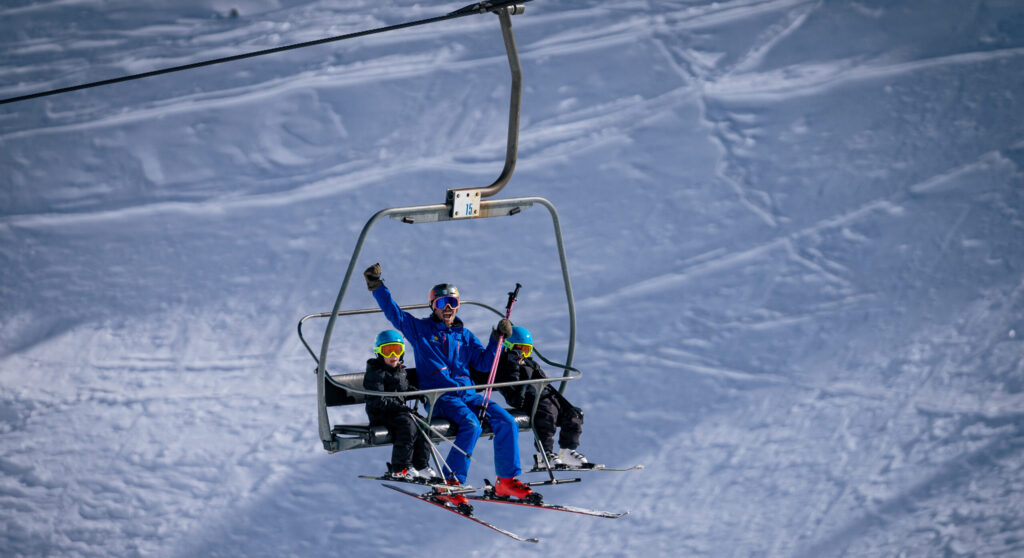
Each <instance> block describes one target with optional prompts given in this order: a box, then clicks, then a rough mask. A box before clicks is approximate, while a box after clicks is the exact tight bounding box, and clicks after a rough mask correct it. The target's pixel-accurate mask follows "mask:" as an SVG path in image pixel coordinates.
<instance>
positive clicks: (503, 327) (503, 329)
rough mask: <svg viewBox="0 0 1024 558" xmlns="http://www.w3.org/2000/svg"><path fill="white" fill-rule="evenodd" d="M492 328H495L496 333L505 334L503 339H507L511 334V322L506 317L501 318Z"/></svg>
mask: <svg viewBox="0 0 1024 558" xmlns="http://www.w3.org/2000/svg"><path fill="white" fill-rule="evenodd" d="M494 329H495V330H497V331H498V333H500V334H502V335H503V336H505V339H508V338H509V337H511V336H512V322H510V321H508V319H507V318H502V319H501V320H500V321H499V322H498V326H497V327H495V328H494Z"/></svg>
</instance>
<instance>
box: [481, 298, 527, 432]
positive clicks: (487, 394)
mask: <svg viewBox="0 0 1024 558" xmlns="http://www.w3.org/2000/svg"><path fill="white" fill-rule="evenodd" d="M520 287H522V285H520V284H519V283H516V289H515V290H514V291H512V292H510V293H508V304H506V305H505V319H506V320H507V319H508V317H509V316H511V315H512V305H513V304H515V303H516V297H517V296H519V288H520ZM504 342H505V336H504V335H503V334H501V333H500V332H499V333H498V348H497V350H495V351H494V362H492V363H491V374H490V375H489V376H487V384H488V386H487V389H485V390H484V404H483V406H481V407H480V420H483V418H484V415H485V414H487V405H488V404H489V403H490V402H491V386H490V384H493V383H494V377H495V376H496V375H497V374H498V359H499V358H501V345H502V343H504Z"/></svg>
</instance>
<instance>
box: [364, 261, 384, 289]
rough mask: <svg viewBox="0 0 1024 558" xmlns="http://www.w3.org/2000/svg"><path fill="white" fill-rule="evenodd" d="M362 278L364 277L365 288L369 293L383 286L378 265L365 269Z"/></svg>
mask: <svg viewBox="0 0 1024 558" xmlns="http://www.w3.org/2000/svg"><path fill="white" fill-rule="evenodd" d="M363 277H366V288H367V289H370V290H371V291H376V290H377V289H379V288H380V287H381V285H383V284H384V282H383V281H381V280H380V264H379V263H375V264H373V265H371V266H370V267H368V268H366V271H364V272H363Z"/></svg>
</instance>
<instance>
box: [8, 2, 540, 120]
mask: <svg viewBox="0 0 1024 558" xmlns="http://www.w3.org/2000/svg"><path fill="white" fill-rule="evenodd" d="M529 1H530V0H494V1H485V2H477V3H475V4H470V5H468V6H466V7H464V8H460V9H458V10H455V11H454V12H450V13H448V14H445V15H443V16H437V17H431V18H427V19H420V20H416V21H408V22H405V23H398V24H395V25H388V26H386V27H378V28H376V29H367V30H364V31H357V32H355V33H348V34H345V35H337V36H334V37H326V38H323V39H316V40H312V41H306V42H303V43H295V44H291V45H284V46H279V47H274V48H268V49H264V50H257V51H255V52H247V53H243V54H235V55H233V56H225V57H223V58H215V59H212V60H204V61H201V62H193V63H191V64H184V65H182V66H174V67H171V68H163V69H160V70H153V71H149V72H142V73H139V74H131V75H127V76H121V77H117V78H111V79H105V80H101V81H94V82H91V83H83V84H79V85H72V86H69V87H61V88H59V89H51V90H49V91H40V92H38V93H30V94H28V95H20V96H18V97H10V98H7V99H0V105H4V104H7V103H15V102H18V101H27V100H29V99H37V98H39V97H47V96H50V95H57V94H60V93H70V92H72V91H79V90H82V89H90V88H93V87H100V86H103V85H112V84H115V83H121V82H125V81H132V80H136V79H142V78H147V77H152V76H158V75H162V74H169V73H172V72H180V71H183V70H191V69H194V68H201V67H203V66H213V65H214V64H223V63H225V62H234V61H236V60H244V59H246V58H254V57H256V56H264V55H267V54H275V53H278V52H284V51H286V50H295V49H299V48H305V47H310V46H316V45H322V44H325V43H331V42H336V41H344V40H347V39H355V38H357V37H365V36H367V35H374V34H377V33H384V32H386V31H396V30H398V29H405V28H407V27H414V26H417V25H425V24H428V23H437V22H439V21H445V20H449V19H455V18H459V17H465V16H468V15H476V14H482V13H488V12H496V11H498V10H502V9H505V8H508V7H510V6H515V5H517V4H524V3H526V2H529Z"/></svg>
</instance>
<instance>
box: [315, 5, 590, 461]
mask: <svg viewBox="0 0 1024 558" xmlns="http://www.w3.org/2000/svg"><path fill="white" fill-rule="evenodd" d="M491 11H492V12H493V13H495V14H497V16H498V19H499V21H500V24H501V31H502V37H503V38H504V42H505V51H506V53H507V55H508V61H509V68H510V71H511V75H512V87H511V99H510V102H509V119H508V141H507V146H506V152H505V165H504V167H503V169H502V171H501V173H500V175H499V176H498V178H497V179H496V180H495V181H494V182H493V183H492V184H491V185H490V186H487V187H484V188H459V189H450V190H448V191H447V193H446V200H445V203H444V204H435V205H421V206H409V207H397V208H389V209H383V210H381V211H378V212H377V213H376V214H374V215H373V216H372V217H371V218H370V219H369V220H368V221H367V222H366V224H365V225H364V226H363V229H362V232H360V234H359V239H358V240H357V241H356V246H355V249H354V250H353V253H352V257H351V259H350V260H349V265H348V269H347V270H346V271H345V278H344V279H343V280H342V283H341V288H340V289H339V291H338V296H337V298H336V299H335V301H334V307H333V309H332V310H331V311H330V312H329V313H321V314H310V315H308V316H305V317H304V318H302V320H300V322H299V325H298V329H299V338H300V339H302V343H303V344H304V345H305V346H306V349H307V350H308V351H309V353H310V355H311V356H313V358H314V360H316V363H317V369H316V374H317V422H318V428H319V433H320V439H321V441H322V442H323V445H324V449H326V450H327V451H329V452H332V453H333V452H336V451H341V450H344V449H355V448H356V447H366V446H365V445H364V444H360V443H358V442H354V441H352V440H346V439H340V438H339V437H338V435H337V433H336V432H335V431H334V429H333V428H332V426H331V423H330V417H329V415H328V413H327V404H326V385H327V384H326V382H328V381H329V382H331V384H332V385H334V386H337V387H339V388H341V389H344V390H346V391H347V392H350V393H353V394H359V395H362V396H366V395H376V396H382V395H383V396H388V395H403V396H406V397H423V398H424V399H426V400H427V401H428V403H430V406H429V408H430V409H431V410H432V409H433V408H434V406H433V403H434V401H436V400H437V398H438V397H440V396H441V395H443V394H444V393H447V392H450V391H460V390H468V389H481V388H486V387H488V386H491V387H505V386H514V385H523V384H531V385H533V387H534V389H537V390H538V393H539V391H540V390H541V389H543V387H544V386H546V385H548V384H550V383H552V382H561V384H560V386H559V391H562V392H564V391H565V386H566V382H567V381H568V380H575V379H578V378H579V377H580V376H581V375H582V372H580V371H579V370H577V369H575V368H573V367H572V361H573V355H574V352H575V346H576V306H575V302H574V298H573V292H572V283H571V282H570V279H569V268H568V264H567V263H566V257H565V245H564V243H563V240H562V230H561V225H560V221H559V218H558V212H557V211H556V210H555V207H554V205H552V204H551V202H549V201H548V200H546V199H544V198H539V197H523V198H510V199H501V200H487V199H485V198H489V197H491V196H493V195H495V194H497V193H498V192H499V191H501V189H502V188H504V187H505V185H506V184H507V183H508V181H509V179H510V178H511V176H512V172H513V171H514V170H515V165H516V152H517V150H518V136H519V114H520V106H521V101H522V68H521V66H520V63H519V55H518V51H517V49H516V44H515V37H514V35H513V33H512V22H511V16H512V15H518V14H521V13H523V12H524V11H525V10H524V7H523V6H522V5H511V6H508V5H503V6H501V7H498V8H495V9H494V10H491ZM535 205H540V206H543V207H544V208H546V209H547V210H548V213H549V215H550V216H551V221H552V225H553V227H554V232H555V239H556V244H557V248H558V258H559V262H560V265H561V269H562V281H563V282H564V285H565V294H566V300H567V304H568V313H569V342H568V348H567V352H566V358H565V364H557V363H554V362H551V361H549V360H547V359H546V358H543V357H542V360H544V362H546V363H548V364H550V365H553V366H556V367H558V368H561V369H562V370H563V374H562V376H561V377H560V378H558V377H556V378H545V379H540V380H523V381H518V382H504V383H495V384H483V385H476V386H470V387H462V388H448V389H434V390H420V391H414V392H402V393H401V394H398V393H384V392H376V391H367V390H364V389H360V388H357V387H354V386H352V385H348V384H345V383H342V382H338V381H335V380H334V379H333V378H332V376H331V374H330V373H329V372H328V371H327V356H328V349H329V347H330V343H331V337H332V334H333V332H334V325H335V322H336V321H337V319H338V318H339V317H341V316H352V315H359V314H368V313H373V312H380V310H379V309H362V310H348V311H342V310H341V305H342V302H343V301H344V298H345V293H346V292H347V291H348V288H349V284H350V281H351V279H352V276H353V275H354V274H355V272H356V266H357V263H358V261H359V255H360V254H361V252H362V249H363V244H364V243H365V241H366V238H367V235H368V234H369V232H370V229H371V228H372V227H373V226H374V225H375V224H377V222H379V221H380V220H382V219H383V218H384V217H389V218H391V219H393V220H396V221H400V222H402V223H406V224H421V223H436V222H444V221H458V220H464V219H485V218H491V217H511V216H515V215H519V214H520V213H522V212H523V211H524V210H526V209H529V208H531V207H533V206H535ZM463 304H471V305H476V306H481V307H484V308H486V309H489V310H491V311H493V312H494V313H496V314H498V315H499V316H501V315H503V314H502V313H501V312H499V311H497V310H495V309H494V308H491V307H489V306H487V305H485V304H482V303H477V302H472V301H463ZM402 308H403V309H406V308H427V305H413V306H408V307H406V306H403V307H402ZM325 317H326V318H327V319H328V322H327V326H326V329H325V331H324V337H323V341H322V343H321V346H320V353H319V357H317V355H315V354H314V353H313V350H312V349H311V348H310V346H309V344H308V343H306V340H305V338H304V337H303V335H302V325H303V323H304V322H306V321H307V320H309V319H311V318H325ZM539 399H540V398H539V397H538V398H535V403H534V408H533V412H531V414H530V425H531V428H532V425H533V417H534V414H535V413H536V408H537V402H539ZM430 418H431V417H430V416H428V417H427V420H428V422H429V421H430ZM534 434H536V431H534Z"/></svg>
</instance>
